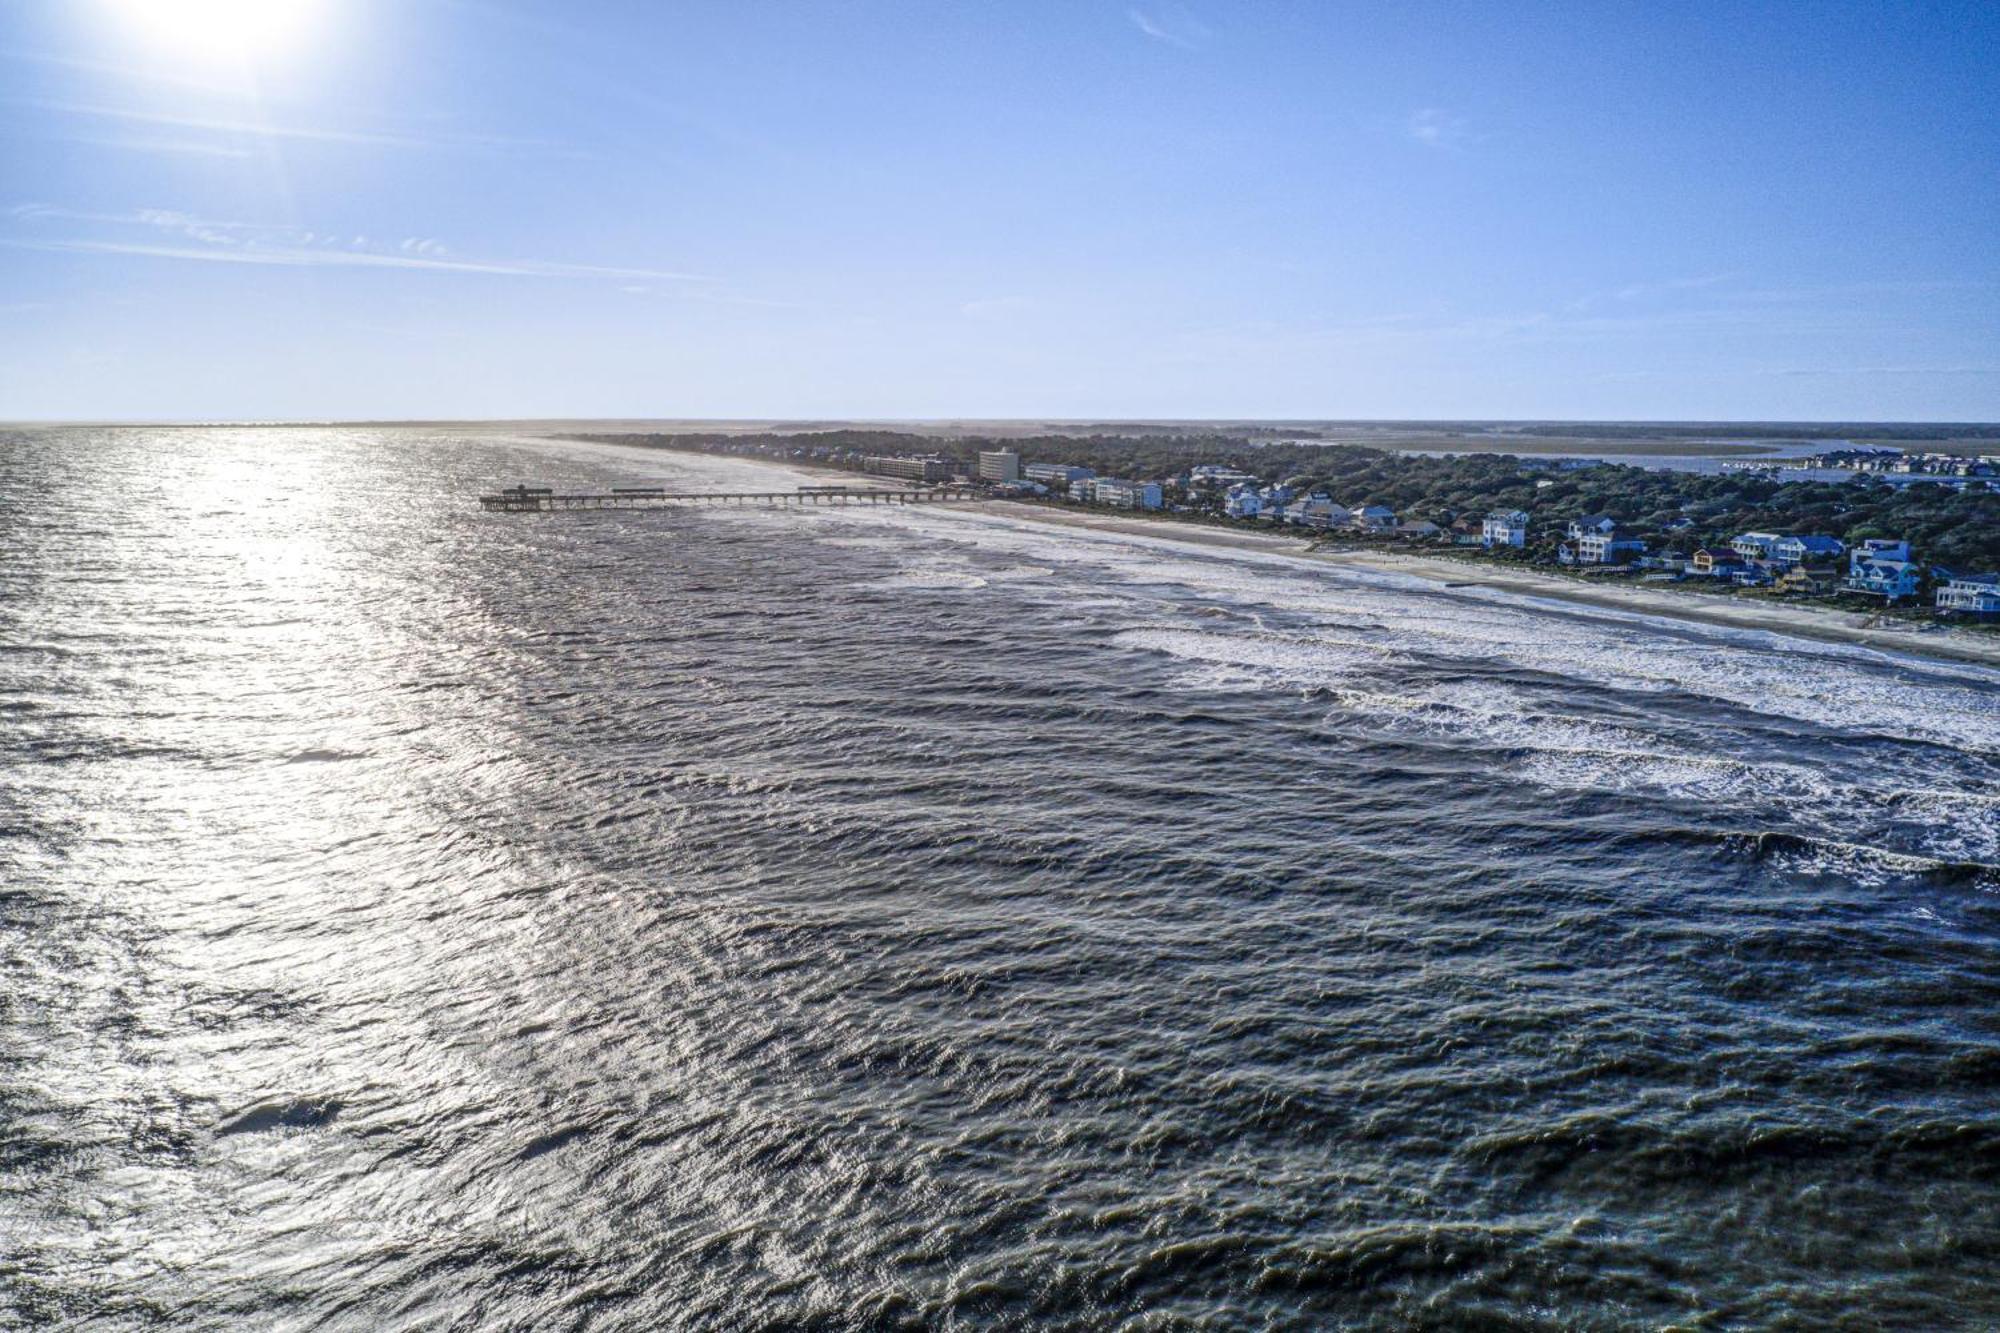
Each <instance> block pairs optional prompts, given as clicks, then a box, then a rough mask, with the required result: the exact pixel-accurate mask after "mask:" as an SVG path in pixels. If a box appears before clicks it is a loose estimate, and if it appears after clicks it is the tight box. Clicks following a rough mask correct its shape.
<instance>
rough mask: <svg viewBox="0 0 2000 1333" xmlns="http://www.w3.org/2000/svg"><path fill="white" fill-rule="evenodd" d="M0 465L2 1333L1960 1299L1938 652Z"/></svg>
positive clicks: (524, 454) (1987, 961)
mask: <svg viewBox="0 0 2000 1333" xmlns="http://www.w3.org/2000/svg"><path fill="white" fill-rule="evenodd" d="M649 480H650V481H655V482H659V483H661V484H669V485H673V486H677V487H687V488H690V489H701V488H708V487H721V486H735V485H744V484H764V485H778V486H789V485H791V484H795V483H796V481H797V480H798V478H796V477H788V476H786V475H784V474H782V473H781V472H779V471H777V470H774V469H772V468H769V467H765V466H761V465H754V464H749V463H745V462H739V461H734V460H725V459H717V458H707V457H699V456H691V455H678V454H668V453H658V452H643V451H638V450H630V449H621V448H617V447H612V446H593V445H585V444H558V443H551V442H548V441H538V440H534V439H530V438H528V437H525V436H510V435H508V434H506V433H505V431H504V430H503V429H501V428H470V427H468V428H463V429H449V428H436V429H421V428H383V429H360V428H339V429H333V428H329V429H280V428H255V429H252V428H232V429H201V428H177V429H140V428H116V429H113V428H104V429H99V428H84V427H75V428H41V429H31V430H21V429H15V430H7V431H4V432H0V963H4V987H0V1324H4V1323H8V1322H9V1321H10V1320H11V1323H12V1324H13V1325H15V1326H21V1327H63V1328H81V1329H174V1330H184V1329H196V1330H199V1329H234V1328H245V1327H256V1328H284V1329H354V1330H385V1329H411V1330H415V1329H425V1330H430V1329H448V1328H449V1329H523V1330H526V1329H535V1330H542V1329H663V1328H688V1329H744V1328H772V1329H778V1328H806V1329H876V1328H899V1327H908V1328H966V1329H970V1328H988V1327H1014V1328H1030V1327H1032V1328H1059V1329H1072V1328H1073V1329H1132V1330H1139V1329H1144V1330H1165V1329H1238V1328H1251V1329H1281V1328H1282V1329H1291V1328H1297V1329H1321V1328H1330V1327H1343V1328H1379V1329H1409V1328H1434V1329H1547V1330H1571V1329H1605V1330H1623V1329H1658V1328H1667V1327H1674V1328H1690V1329H1693V1328H1700V1329H1800V1330H1805V1329H1812V1330H1822V1329H1878V1328H1906V1329H1988V1328H1993V1327H1995V1326H1996V1325H2000V871H1996V870H1995V869H1994V868H1993V867H1995V866H1996V865H2000V673H1996V672H1993V671H1990V670H1986V669H1982V668H1978V667H1972V666H1959V665H1949V664H1945V663H1941V662H1925V661H1920V660H1917V659H1914V658H1905V657H1896V656H1891V655H1886V654H1883V653H1880V652H1876V651H1873V650H1868V649H1862V648H1855V647H1846V646H1839V645H1831V644H1823V643H1808V642H1803V641H1798V640H1792V639H1787V638H1782V637H1778V636H1774V635H1769V634H1763V633H1756V632H1749V631H1743V630H1733V629H1723V628H1713V627H1707V626H1700V625H1693V624H1687V623H1675V622H1670V621H1665V620H1660V619H1647V618H1643V617H1639V616H1634V615H1625V614H1619V613H1612V612H1604V611H1593V610H1588V609H1584V608H1578V607H1561V606H1556V605H1553V604H1548V603H1538V602H1534V601H1531V600H1527V599H1523V598H1519V597H1514V596H1510V595H1506V594H1501V593H1497V592H1490V591H1489V592H1482V591H1480V590H1476V589H1462V590H1454V589H1444V588H1442V587H1440V586H1438V585H1434V584H1425V583H1420V582H1418V581H1416V580H1412V579H1407V578H1402V577H1399V576H1396V575H1391V574H1385V573H1381V572H1375V571H1367V570H1362V569H1343V568H1333V567H1329V566H1327V565H1324V564H1316V563H1313V562H1308V561H1302V560H1295V559H1290V558H1285V557H1280V556H1270V555H1257V554H1251V553H1229V552H1218V551H1213V550H1203V549H1200V548H1197V547H1193V546H1190V545H1187V544H1184V543H1178V542H1174V541H1172V540H1170V539H1166V538H1162V539H1156V540H1149V539H1141V538H1132V537H1122V536H1117V535H1115V534H1102V533H1087V532H1081V531H1074V530H1068V529H1058V528H1051V527H1048V526H1045V525H1038V524H1035V523H1033V522H1030V521H1026V520H1023V519H1019V518H1012V517H1009V516H1006V515H1005V514H1004V513H1003V514H975V513H970V512H947V511H944V510H940V509H914V510H901V509H898V510H846V509H834V508H825V509H818V510H811V511H807V512H803V513H799V512H755V511H714V512H668V511H655V512H602V513H577V514H562V515H506V514H487V513H482V512H481V511H480V510H479V509H478V508H477V506H476V504H475V503H474V496H475V495H476V494H477V493H478V492H480V491H482V490H489V489H493V488H495V487H496V486H499V485H506V484H513V483H515V482H519V481H525V482H529V483H534V482H538V481H540V482H548V483H551V484H555V485H559V486H576V487H598V486H604V485H619V484H635V483H643V482H645V481H649Z"/></svg>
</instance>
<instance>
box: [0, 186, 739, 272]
mask: <svg viewBox="0 0 2000 1333" xmlns="http://www.w3.org/2000/svg"><path fill="white" fill-rule="evenodd" d="M7 216H9V217H11V218H13V219H16V220H17V221H22V222H27V223H30V224H33V223H37V222H48V221H62V222H70V223H75V224H81V225H82V226H83V227H84V228H86V229H89V230H92V231H95V232H104V231H112V232H116V231H119V230H123V231H125V232H127V233H128V234H127V235H125V236H118V235H111V236H105V235H101V234H90V235H68V236H56V237H44V236H32V235H30V236H12V237H4V238H0V246H4V247H6V248H8V249H13V250H37V251H42V252H45V253H52V254H81V255H125V256H131V257H136V258H148V259H172V260H183V261H188V262H195V263H210V264H258V265H267V266H276V267H286V268H374V269H404V270H414V271H424V272H434V273H475V274H488V275H494V276H502V277H518V278H575V279H604V280H623V281H627V282H631V281H644V282H681V283H708V282H713V281H715V279H713V278H709V277H706V276H704V275H701V274H697V273H681V272H675V271H672V270H668V269H657V268H636V267H625V266H614V265H603V264H571V263H563V262H559V261H554V260H544V259H473V258H460V257H458V256H455V255H453V254H452V252H451V251H450V250H449V249H447V248H446V246H445V245H444V244H443V243H442V242H440V241H438V240H436V239H435V238H433V237H416V236H412V237H408V238H406V239H405V240H404V241H403V242H402V243H401V244H400V245H399V246H398V247H397V248H396V249H394V250H385V249H379V248H371V247H370V246H369V244H368V239H367V237H365V236H353V235H350V234H349V233H348V232H345V231H342V232H337V233H336V232H330V231H328V232H321V231H313V230H308V229H306V228H303V227H294V226H288V225H281V224H271V223H261V222H234V221H216V220H213V219H208V218H200V217H196V216H194V215H192V214H188V213H182V212H178V211H175V210H172V209H161V208H143V209H140V210H138V211H137V212H134V213H129V214H127V213H90V212H82V211H77V210H73V209H58V208H50V207H46V206H43V205H39V204H23V205H18V206H16V207H14V208H11V209H9V210H7ZM135 229H136V230H144V231H150V232H154V233H161V232H165V233H169V234H170V236H171V237H172V239H171V240H146V239H140V240H134V239H131V238H130V235H129V233H130V232H131V231H133V230H135Z"/></svg>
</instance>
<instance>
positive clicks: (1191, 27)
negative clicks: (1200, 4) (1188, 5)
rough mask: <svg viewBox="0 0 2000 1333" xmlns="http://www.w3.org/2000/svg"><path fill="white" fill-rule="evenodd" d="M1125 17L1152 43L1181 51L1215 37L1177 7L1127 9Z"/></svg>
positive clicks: (1200, 23)
mask: <svg viewBox="0 0 2000 1333" xmlns="http://www.w3.org/2000/svg"><path fill="white" fill-rule="evenodd" d="M1125 16H1126V17H1127V18H1129V19H1131V20H1132V26H1133V27H1135V28H1137V29H1138V30H1139V31H1140V32H1143V33H1145V34H1146V35H1147V36H1148V37H1150V38H1152V39H1153V40H1154V41H1156V42H1165V43H1166V44H1167V45H1168V46H1178V47H1179V48H1180V49H1181V50H1183V51H1193V50H1195V49H1196V48H1198V47H1200V46H1201V45H1202V44H1203V43H1204V42H1206V41H1207V40H1208V39H1209V38H1210V37H1212V36H1214V35H1215V34H1214V32H1213V30H1211V29H1210V28H1209V26H1208V25H1207V24H1206V23H1203V22H1202V21H1201V20H1200V19H1198V18H1196V17H1195V16H1194V15H1193V14H1190V13H1189V12H1188V11H1187V10H1185V9H1182V8H1181V7H1179V6H1178V5H1176V6H1173V7H1171V8H1166V9H1151V10H1147V9H1137V8H1134V9H1128V10H1126V11H1125Z"/></svg>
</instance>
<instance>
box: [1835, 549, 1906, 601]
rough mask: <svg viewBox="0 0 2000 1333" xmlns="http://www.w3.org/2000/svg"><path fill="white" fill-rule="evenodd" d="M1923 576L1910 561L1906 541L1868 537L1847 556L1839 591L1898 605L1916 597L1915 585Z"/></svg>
mask: <svg viewBox="0 0 2000 1333" xmlns="http://www.w3.org/2000/svg"><path fill="white" fill-rule="evenodd" d="M1922 577H1923V571H1922V570H1920V569H1918V568H1917V566H1916V564H1915V563H1914V562H1913V561H1912V560H1911V559H1910V544H1909V543H1908V542H1891V541H1883V540H1881V539H1879V538H1871V539H1869V540H1868V541H1865V542H1863V543H1861V545H1860V546H1859V547H1857V548H1856V549H1855V550H1854V551H1853V552H1852V553H1850V554H1849V556H1848V559H1847V582H1846V583H1844V584H1842V585H1841V591H1842V592H1854V593H1861V594H1863V595H1864V596H1868V597H1880V598H1881V599H1882V600H1883V601H1886V602H1900V601H1902V600H1903V599H1904V598H1905V597H1915V596H1916V595H1917V584H1918V582H1919V581H1920V580H1921V579H1922Z"/></svg>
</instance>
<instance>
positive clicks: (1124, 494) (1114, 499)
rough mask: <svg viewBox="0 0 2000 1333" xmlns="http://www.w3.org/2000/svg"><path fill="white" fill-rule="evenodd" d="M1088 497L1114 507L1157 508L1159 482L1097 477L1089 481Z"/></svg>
mask: <svg viewBox="0 0 2000 1333" xmlns="http://www.w3.org/2000/svg"><path fill="white" fill-rule="evenodd" d="M1090 498H1091V499H1092V500H1094V501H1095V502H1096V503H1098V504H1101V505H1110V506H1112V507H1113V508H1114V509H1158V508H1159V507H1160V483H1158V482H1157V481H1126V480H1124V479H1123V478H1120V477H1099V478H1097V479H1096V480H1095V481H1093V482H1091V483H1090Z"/></svg>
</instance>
